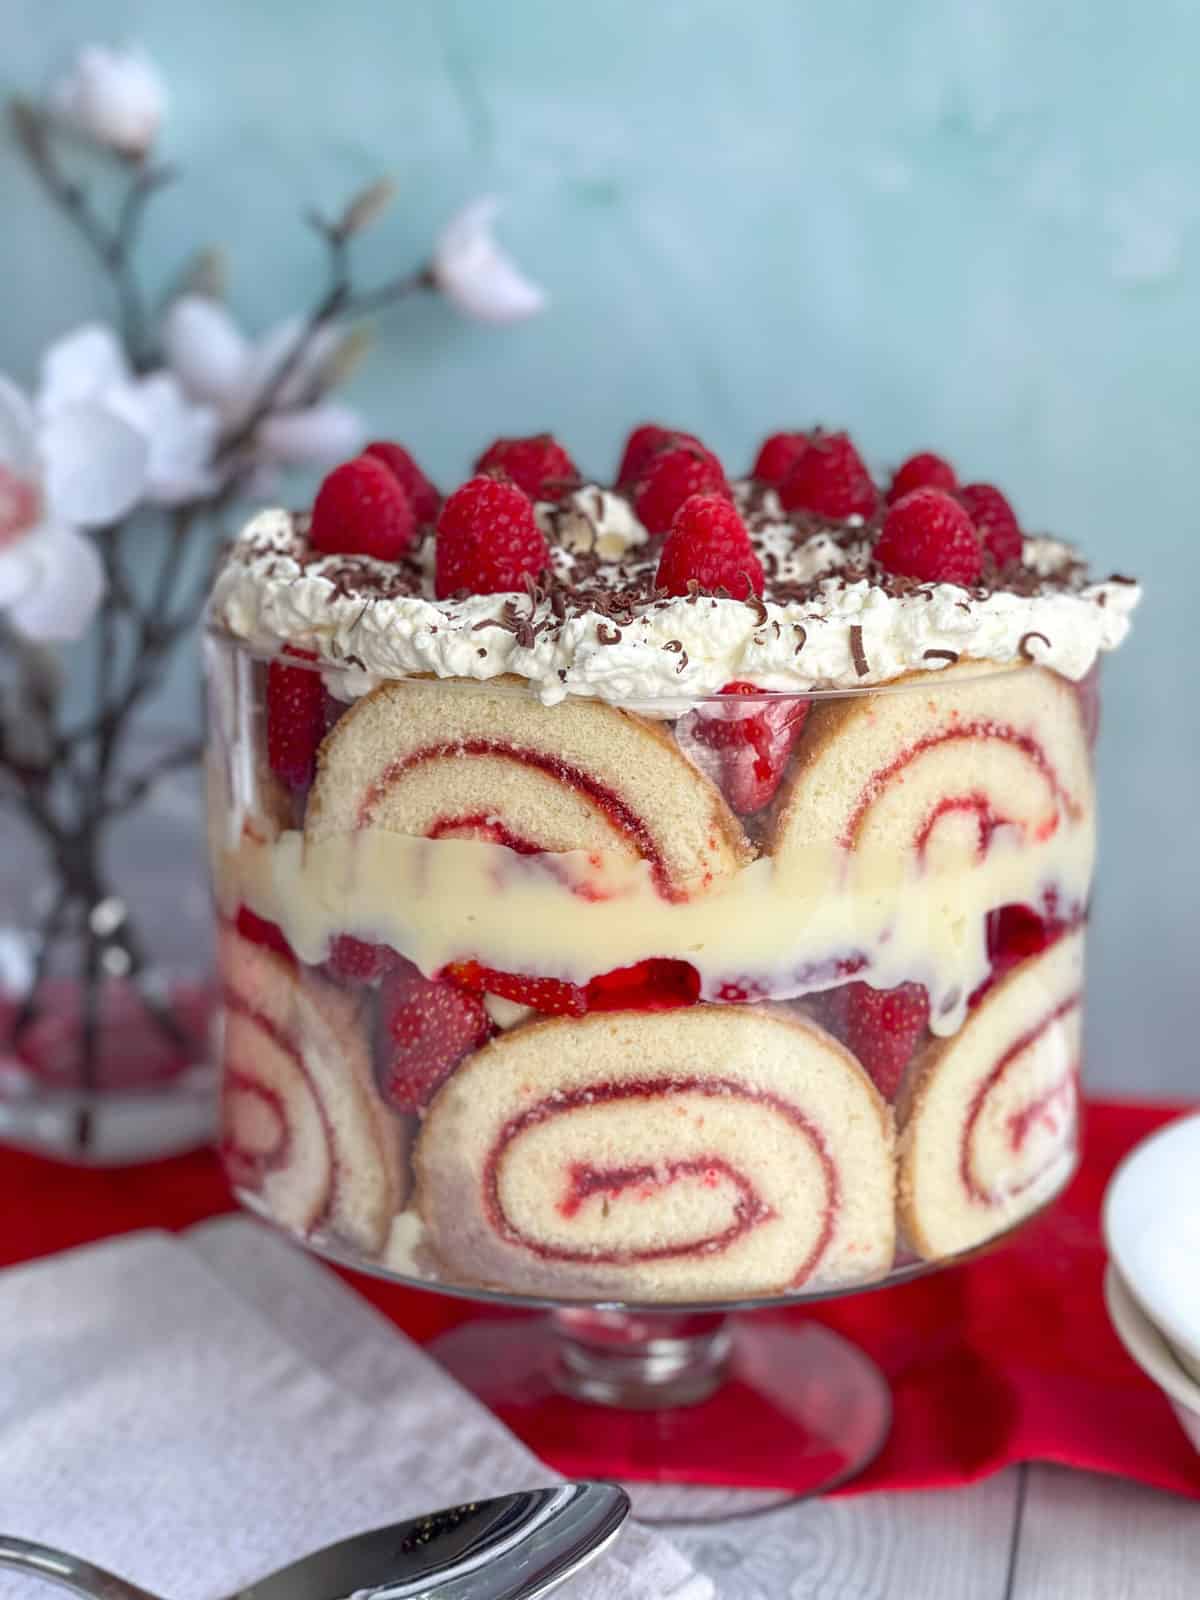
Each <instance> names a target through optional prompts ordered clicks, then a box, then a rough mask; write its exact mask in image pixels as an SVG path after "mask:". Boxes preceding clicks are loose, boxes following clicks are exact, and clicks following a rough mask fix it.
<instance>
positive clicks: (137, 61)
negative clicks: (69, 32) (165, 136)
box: [47, 44, 167, 157]
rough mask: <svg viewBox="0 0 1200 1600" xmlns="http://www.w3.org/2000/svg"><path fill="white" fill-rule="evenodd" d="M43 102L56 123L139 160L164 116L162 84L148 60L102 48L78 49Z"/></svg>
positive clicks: (140, 54) (133, 52)
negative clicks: (65, 125)
mask: <svg viewBox="0 0 1200 1600" xmlns="http://www.w3.org/2000/svg"><path fill="white" fill-rule="evenodd" d="M47 100H48V104H49V106H50V109H51V111H52V112H53V113H54V115H55V116H56V117H57V118H58V119H59V120H60V121H61V122H64V123H66V124H67V125H68V126H69V127H71V128H73V129H74V130H75V132H76V133H79V134H82V135H83V137H84V138H85V139H91V140H92V141H93V142H94V143H95V144H101V145H105V146H106V147H107V148H108V149H110V150H116V151H117V152H118V153H119V154H120V155H123V156H135V157H140V156H144V155H145V154H146V152H147V151H148V150H149V149H150V147H151V146H152V145H153V143H154V141H155V140H156V139H157V137H158V132H159V129H160V128H161V127H162V123H163V118H164V117H165V116H166V112H167V89H166V85H165V84H164V82H163V80H162V77H161V75H160V74H159V71H158V69H157V67H155V65H154V63H153V62H152V61H151V60H150V58H149V57H148V56H147V55H145V54H144V52H142V51H141V50H119V49H110V48H108V47H107V46H105V45H102V44H89V45H85V46H84V48H83V49H82V50H80V52H79V54H78V55H77V56H76V57H75V60H74V62H73V63H72V65H71V67H70V70H69V71H67V72H65V73H64V74H63V75H62V76H61V77H59V78H57V79H56V80H55V81H54V83H52V84H51V86H50V91H49V94H48V96H47Z"/></svg>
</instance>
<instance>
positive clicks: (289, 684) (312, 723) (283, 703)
mask: <svg viewBox="0 0 1200 1600" xmlns="http://www.w3.org/2000/svg"><path fill="white" fill-rule="evenodd" d="M284 652H285V654H287V655H290V656H298V657H300V658H301V659H303V660H305V661H315V660H316V659H317V658H316V656H315V655H313V653H312V652H311V651H309V650H297V649H296V648H295V647H294V646H293V645H285V646H284ZM324 737H325V686H324V684H323V683H322V682H321V674H320V673H319V672H314V671H313V670H312V669H311V668H309V667H287V666H285V665H284V664H283V662H282V661H272V662H271V665H270V666H269V667H268V668H267V761H268V763H269V764H270V767H271V771H272V772H273V773H274V774H275V776H276V777H277V778H281V779H282V780H283V782H284V783H286V784H290V785H291V787H292V788H293V789H303V788H304V787H305V785H306V784H309V783H311V782H312V775H313V770H314V768H315V767H316V763H317V749H318V747H319V746H320V743H321V740H322V739H323V738H324Z"/></svg>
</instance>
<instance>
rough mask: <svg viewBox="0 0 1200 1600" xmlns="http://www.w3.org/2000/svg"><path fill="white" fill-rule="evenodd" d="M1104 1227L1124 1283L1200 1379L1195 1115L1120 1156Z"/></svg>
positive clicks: (1198, 1128)
mask: <svg viewBox="0 0 1200 1600" xmlns="http://www.w3.org/2000/svg"><path fill="white" fill-rule="evenodd" d="M1103 1226H1104V1238H1105V1242H1106V1244H1107V1245H1108V1253H1109V1255H1110V1256H1111V1257H1112V1259H1113V1260H1114V1261H1115V1262H1116V1264H1117V1267H1118V1268H1119V1270H1120V1273H1121V1277H1122V1278H1123V1279H1124V1281H1125V1285H1126V1287H1127V1288H1128V1289H1129V1290H1130V1291H1131V1293H1132V1294H1133V1296H1134V1298H1135V1299H1136V1300H1137V1301H1138V1303H1139V1305H1140V1306H1141V1307H1142V1308H1143V1309H1144V1310H1145V1311H1146V1313H1147V1314H1148V1315H1149V1317H1150V1319H1151V1320H1152V1321H1153V1322H1154V1323H1156V1324H1157V1326H1158V1327H1159V1328H1161V1329H1162V1331H1163V1333H1165V1334H1166V1336H1167V1337H1168V1339H1169V1340H1170V1341H1171V1343H1172V1345H1174V1346H1175V1349H1176V1351H1177V1353H1178V1355H1179V1358H1180V1360H1181V1361H1182V1362H1183V1364H1184V1365H1185V1366H1186V1367H1187V1368H1188V1371H1189V1372H1190V1374H1191V1376H1192V1377H1193V1378H1195V1379H1196V1380H1197V1382H1200V1115H1193V1116H1188V1117H1181V1118H1180V1119H1179V1120H1178V1121H1177V1122H1172V1123H1169V1124H1168V1125H1167V1127H1165V1128H1163V1129H1161V1130H1160V1131H1159V1132H1158V1133H1156V1134H1153V1135H1152V1136H1151V1137H1150V1138H1149V1139H1147V1140H1145V1142H1144V1143H1142V1144H1140V1145H1138V1147H1137V1149H1136V1150H1134V1151H1133V1152H1132V1153H1131V1154H1130V1155H1128V1156H1127V1157H1126V1158H1125V1160H1124V1161H1123V1162H1122V1163H1121V1165H1120V1166H1119V1167H1118V1168H1117V1171H1116V1175H1115V1177H1114V1178H1113V1180H1112V1182H1111V1183H1110V1184H1109V1186H1108V1193H1107V1194H1106V1195H1105V1198H1104V1216H1103Z"/></svg>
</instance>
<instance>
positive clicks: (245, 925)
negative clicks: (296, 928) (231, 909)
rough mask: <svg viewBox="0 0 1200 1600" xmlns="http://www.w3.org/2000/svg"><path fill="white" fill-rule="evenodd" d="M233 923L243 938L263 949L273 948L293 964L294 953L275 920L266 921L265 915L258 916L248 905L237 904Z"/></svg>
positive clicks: (294, 960) (278, 954)
mask: <svg viewBox="0 0 1200 1600" xmlns="http://www.w3.org/2000/svg"><path fill="white" fill-rule="evenodd" d="M233 925H234V927H235V928H236V929H237V931H238V932H239V933H240V934H241V936H242V938H243V939H248V940H249V941H250V943H251V944H260V945H262V947H263V949H264V950H274V952H275V954H276V955H277V956H282V957H283V958H284V960H285V961H290V962H291V963H292V964H293V966H294V965H295V963H296V953H295V951H294V950H293V949H292V947H291V945H290V944H289V943H288V942H287V940H286V939H285V938H284V936H283V929H282V928H281V927H280V926H279V924H278V923H277V922H268V921H267V919H266V917H260V916H259V914H258V912H257V911H251V909H250V907H249V906H239V907H238V912H237V916H236V917H235V918H234V922H233Z"/></svg>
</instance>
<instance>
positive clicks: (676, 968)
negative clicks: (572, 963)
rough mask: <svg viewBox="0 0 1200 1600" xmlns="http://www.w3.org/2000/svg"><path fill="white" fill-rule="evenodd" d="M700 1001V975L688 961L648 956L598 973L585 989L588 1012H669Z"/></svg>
mask: <svg viewBox="0 0 1200 1600" xmlns="http://www.w3.org/2000/svg"><path fill="white" fill-rule="evenodd" d="M699 998H700V974H699V973H698V972H697V971H696V969H695V967H693V966H692V964H691V962H690V961H675V960H673V959H671V958H670V957H668V956H651V957H650V958H649V960H647V961H637V962H635V963H634V964H633V966H631V967H617V968H615V969H614V970H613V971H612V972H604V973H601V974H600V976H599V977H596V978H593V979H592V980H591V981H590V982H589V984H588V986H587V1006H588V1010H589V1011H673V1010H675V1009H676V1008H677V1007H679V1006H694V1005H695V1004H696V1002H697V1000H699Z"/></svg>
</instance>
